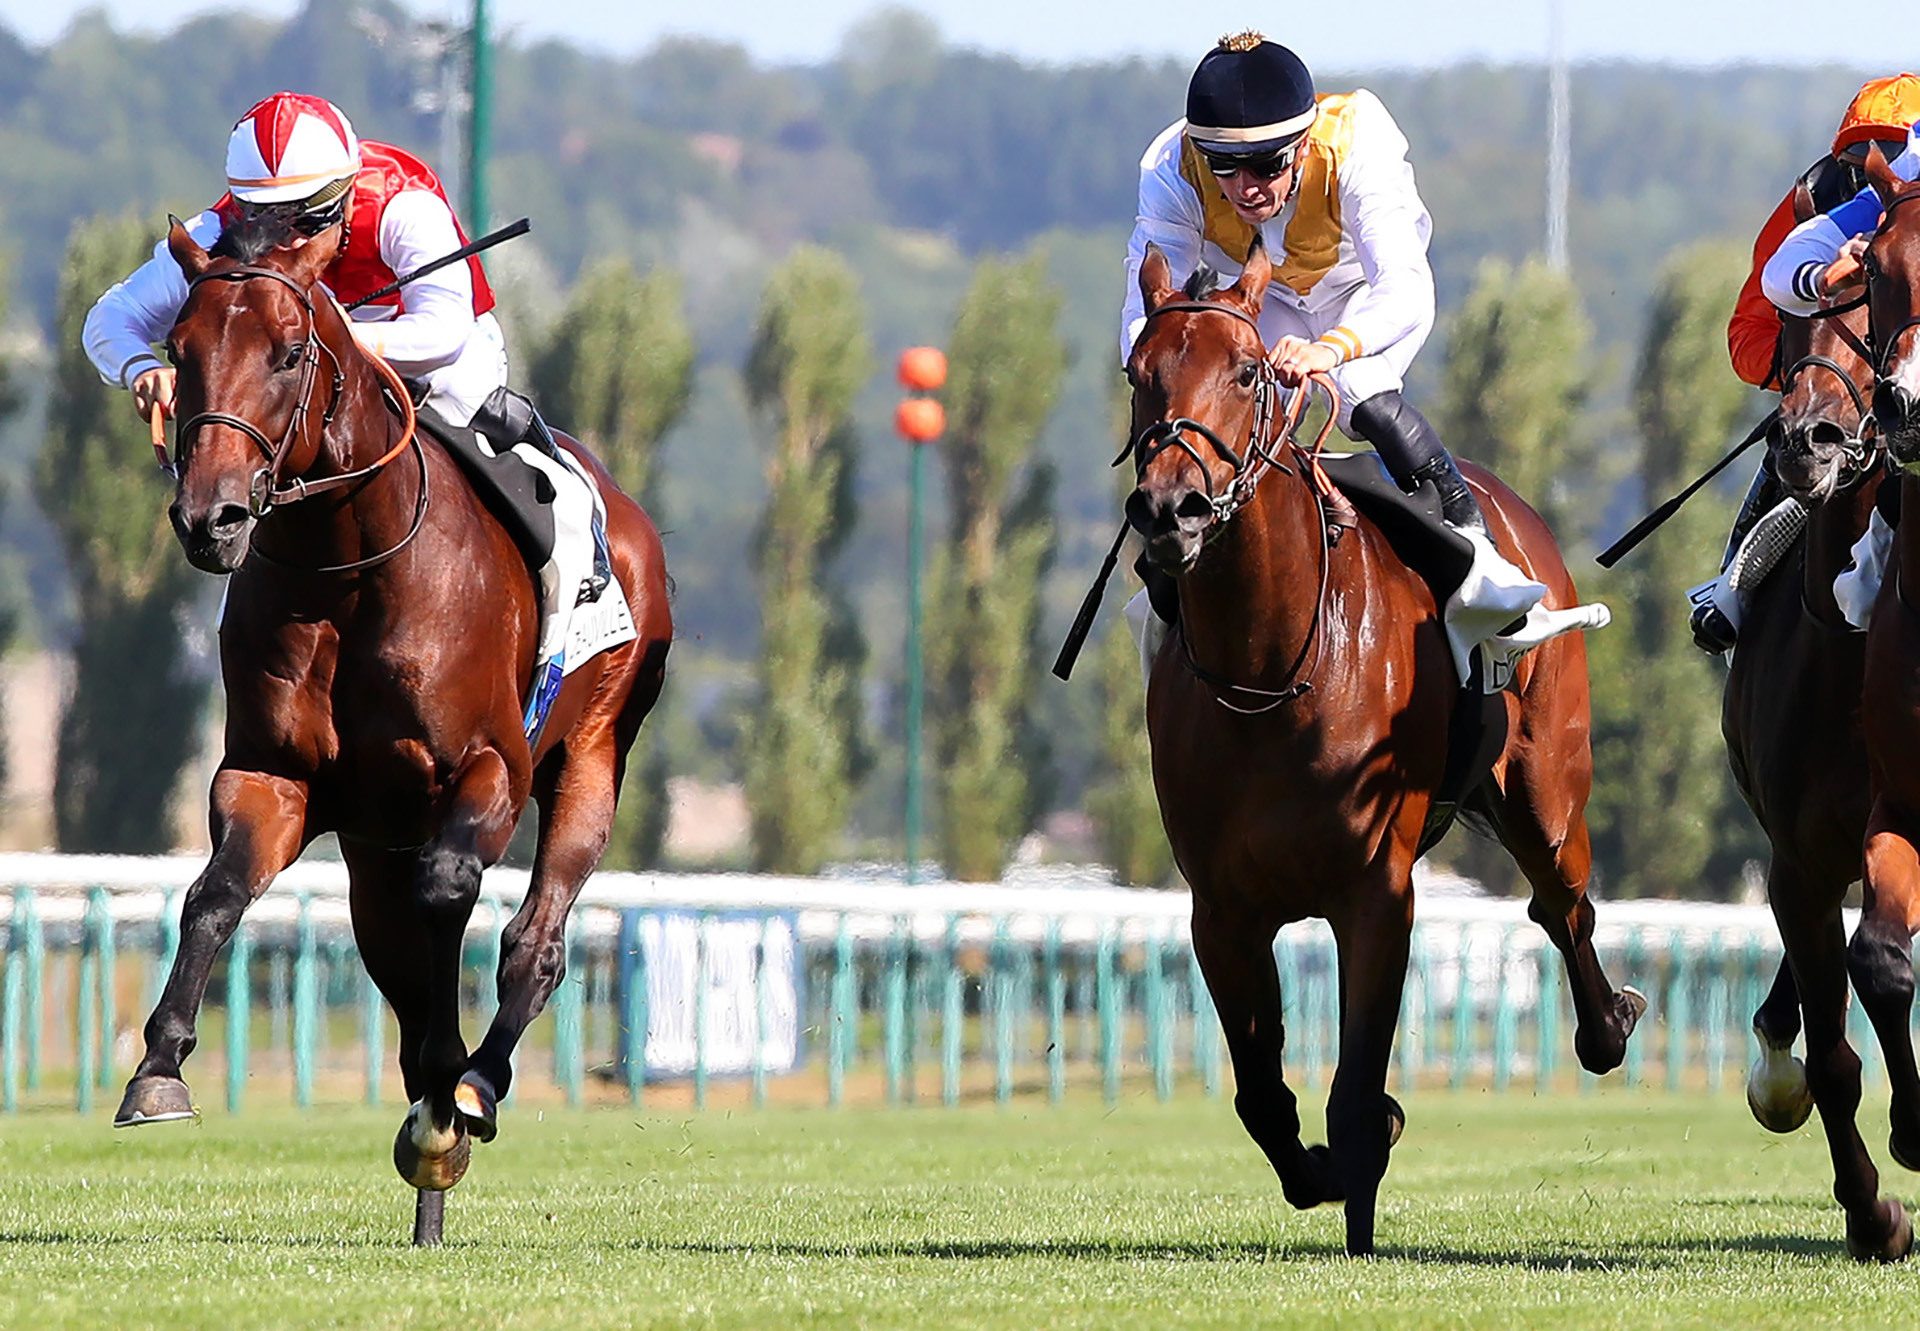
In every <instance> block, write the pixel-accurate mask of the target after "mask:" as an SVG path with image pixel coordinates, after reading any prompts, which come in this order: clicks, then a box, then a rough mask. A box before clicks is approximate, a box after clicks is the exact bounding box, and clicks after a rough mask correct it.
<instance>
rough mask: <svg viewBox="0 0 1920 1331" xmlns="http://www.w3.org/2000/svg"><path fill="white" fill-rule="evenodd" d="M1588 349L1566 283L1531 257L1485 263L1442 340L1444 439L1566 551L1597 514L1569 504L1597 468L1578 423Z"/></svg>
mask: <svg viewBox="0 0 1920 1331" xmlns="http://www.w3.org/2000/svg"><path fill="white" fill-rule="evenodd" d="M1592 341H1593V329H1592V327H1591V326H1590V325H1589V324H1588V323H1587V319H1586V315H1585V314H1584V313H1583V312H1582V310H1581V308H1580V293H1579V291H1578V289H1577V288H1575V286H1574V285H1573V282H1572V280H1571V279H1570V278H1568V277H1567V276H1566V275H1565V274H1562V273H1556V272H1554V271H1553V270H1552V269H1550V268H1548V267H1547V266H1546V264H1544V263H1542V262H1540V261H1539V260H1537V259H1536V260H1529V261H1528V262H1526V263H1524V264H1521V265H1520V266H1518V267H1517V268H1516V267H1514V266H1513V265H1511V264H1508V263H1506V262H1504V261H1502V260H1499V259H1489V260H1487V261H1486V262H1484V263H1482V264H1481V265H1480V271H1479V274H1478V277H1477V278H1476V280H1475V283H1474V287H1473V291H1472V292H1471V294H1469V295H1468V297H1467V299H1466V301H1465V302H1464V303H1463V304H1462V305H1461V307H1460V309H1459V311H1458V312H1457V313H1456V314H1455V315H1454V316H1453V322H1452V325H1451V328H1450V330H1449V333H1448V336H1447V359H1446V369H1445V370H1444V371H1443V374H1442V381H1441V391H1440V399H1439V404H1438V405H1439V411H1438V412H1437V414H1436V421H1435V423H1436V424H1437V425H1438V426H1439V428H1440V435H1441V437H1442V438H1443V439H1445V440H1446V441H1447V444H1448V446H1449V447H1450V448H1452V449H1453V450H1454V452H1456V453H1458V454H1459V455H1461V456H1463V457H1469V458H1472V459H1473V460H1474V461H1476V462H1479V463H1482V464H1484V465H1485V466H1487V467H1490V468H1491V469H1493V470H1494V471H1495V472H1498V473H1499V475H1500V478H1501V479H1502V480H1504V481H1505V482H1506V483H1507V484H1508V485H1510V486H1512V487H1513V488H1514V490H1515V491H1516V492H1518V493H1519V495H1520V497H1521V498H1523V499H1525V500H1526V501H1527V502H1528V503H1529V504H1532V505H1533V506H1534V508H1535V509H1537V510H1539V512H1540V516H1542V517H1544V518H1545V519H1546V520H1547V525H1548V526H1550V527H1552V528H1553V530H1554V534H1555V535H1556V536H1558V537H1559V538H1560V540H1561V541H1562V543H1571V542H1572V541H1573V540H1574V539H1575V536H1576V529H1577V528H1578V527H1579V525H1580V524H1582V523H1584V522H1585V521H1588V520H1590V518H1591V514H1592V509H1593V507H1594V506H1593V505H1592V504H1578V503H1575V502H1573V496H1574V495H1575V493H1576V491H1575V489H1574V486H1575V485H1576V484H1578V485H1580V486H1581V487H1582V488H1586V487H1590V485H1591V483H1592V478H1593V476H1594V473H1595V472H1596V470H1597V469H1598V468H1597V464H1598V462H1599V460H1600V459H1599V457H1598V456H1597V455H1598V446H1597V441H1596V440H1595V439H1594V437H1593V434H1592V432H1591V431H1590V430H1588V429H1586V428H1584V427H1583V422H1582V420H1581V408H1582V407H1583V406H1584V405H1585V403H1586V400H1587V395H1588V393H1589V392H1590V391H1591V390H1592V387H1593V382H1594V378H1595V367H1594V363H1593V358H1592V355H1591V352H1590V346H1591V343H1592ZM1586 534H1587V533H1586V532H1585V531H1584V530H1580V531H1577V535H1579V536H1582V537H1584V536H1585V535H1586Z"/></svg>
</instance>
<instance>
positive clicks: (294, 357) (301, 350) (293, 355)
mask: <svg viewBox="0 0 1920 1331" xmlns="http://www.w3.org/2000/svg"><path fill="white" fill-rule="evenodd" d="M306 354H307V344H306V343H305V342H295V343H294V344H293V345H292V346H290V347H288V348H287V354H286V355H284V356H282V357H281V358H280V368H281V369H283V370H292V369H297V368H299V365H300V362H301V360H302V359H303V358H304V357H305V356H306Z"/></svg>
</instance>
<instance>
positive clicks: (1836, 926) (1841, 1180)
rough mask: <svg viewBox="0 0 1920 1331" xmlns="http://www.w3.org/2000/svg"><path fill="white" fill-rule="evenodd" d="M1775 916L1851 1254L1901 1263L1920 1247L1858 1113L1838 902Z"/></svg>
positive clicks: (1782, 910) (1779, 908)
mask: <svg viewBox="0 0 1920 1331" xmlns="http://www.w3.org/2000/svg"><path fill="white" fill-rule="evenodd" d="M1774 914H1775V917H1776V918H1777V919H1778V920H1779V922H1780V932H1781V936H1782V937H1783V939H1784V940H1785V942H1786V946H1787V958H1788V960H1789V961H1790V962H1791V963H1792V966H1793V975H1794V983H1795V985H1796V986H1797V987H1798V988H1799V991H1800V1005H1801V1009H1802V1011H1803V1012H1804V1013H1805V1015H1806V1023H1807V1084H1808V1085H1809V1086H1810V1087H1811V1088H1812V1090H1813V1100H1814V1104H1815V1106H1816V1107H1818V1109H1819V1110H1820V1124H1821V1126H1822V1127H1823V1128H1824V1129H1825V1130H1826V1134H1827V1150H1828V1152H1829V1154H1830V1155H1831V1156H1832V1157H1833V1197H1834V1200H1835V1201H1837V1202H1839V1203H1840V1207H1841V1209H1842V1210H1843V1211H1845V1212H1846V1218H1847V1219H1846V1223H1847V1251H1848V1252H1850V1253H1852V1254H1853V1256H1854V1257H1856V1258H1858V1259H1860V1260H1862V1261H1867V1260H1878V1261H1898V1260H1899V1259H1900V1258H1902V1257H1905V1256H1906V1255H1907V1252H1908V1250H1909V1249H1910V1248H1911V1247H1912V1246H1913V1223H1912V1221H1911V1220H1910V1219H1909V1218H1908V1216H1907V1213H1906V1210H1905V1208H1904V1207H1902V1206H1901V1205H1900V1203H1899V1202H1898V1201H1897V1200H1895V1199H1894V1198H1891V1197H1885V1198H1883V1197H1881V1196H1880V1195H1879V1192H1880V1174H1879V1171H1878V1170H1876V1169H1875V1168H1874V1165H1873V1158H1872V1157H1871V1156H1869V1155H1868V1154H1867V1147H1866V1143H1865V1142H1863V1141H1861V1140H1860V1130H1859V1127H1858V1125H1857V1124H1856V1123H1855V1121H1854V1115H1855V1113H1856V1112H1857V1111H1858V1110H1859V1108H1860V1056H1859V1055H1858V1054H1856V1053H1854V1051H1853V1047H1852V1046H1851V1045H1850V1044H1848V1043H1847V1029H1846V1015H1847V960H1848V957H1847V947H1846V933H1845V931H1844V929H1843V928H1842V926H1841V921H1840V912H1839V909H1838V903H1837V902H1835V903H1832V904H1831V905H1827V904H1824V903H1823V904H1821V905H1820V907H1819V908H1818V909H1815V910H1810V911H1807V912H1805V913H1796V912H1794V910H1793V908H1792V905H1791V899H1789V898H1785V897H1777V898H1775V900H1774Z"/></svg>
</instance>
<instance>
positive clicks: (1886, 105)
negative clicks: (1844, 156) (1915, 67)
mask: <svg viewBox="0 0 1920 1331" xmlns="http://www.w3.org/2000/svg"><path fill="white" fill-rule="evenodd" d="M1915 121H1920V77H1917V76H1915V75H1912V74H1895V75H1894V76H1893V77H1891V78H1884V79H1868V80H1867V81H1866V82H1865V83H1863V84H1861V85H1860V91H1859V92H1857V93H1855V94H1854V95H1853V101H1851V102H1850V103H1848V104H1847V113H1846V114H1845V115H1844V116H1842V117H1841V118H1840V128H1839V130H1838V131H1836V132H1835V134H1834V136H1833V155H1834V156H1835V157H1838V156H1839V155H1840V154H1841V153H1843V152H1845V151H1846V150H1847V149H1848V148H1852V147H1855V146H1857V145H1859V144H1864V143H1866V142H1867V141H1869V140H1871V139H1878V140H1879V141H1880V142H1882V143H1896V142H1897V143H1900V144H1904V143H1905V142H1906V138H1907V131H1908V129H1909V128H1910V127H1911V126H1912V125H1913V124H1914V122H1915ZM1896 151H1897V149H1896ZM1888 155H1889V156H1892V154H1888Z"/></svg>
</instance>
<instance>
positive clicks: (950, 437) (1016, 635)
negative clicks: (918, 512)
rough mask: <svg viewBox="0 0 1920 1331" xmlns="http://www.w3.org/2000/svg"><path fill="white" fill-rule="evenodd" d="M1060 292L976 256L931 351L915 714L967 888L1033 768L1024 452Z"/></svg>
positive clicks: (1011, 829)
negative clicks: (944, 357) (927, 518)
mask: <svg viewBox="0 0 1920 1331" xmlns="http://www.w3.org/2000/svg"><path fill="white" fill-rule="evenodd" d="M1060 300H1061V297H1060V293H1059V291H1058V290H1057V289H1056V288H1055V287H1053V285H1052V284H1051V283H1049V282H1048V281H1047V280H1046V275H1045V263H1044V261H1043V260H1042V259H1041V258H1040V257H1039V256H1034V257H1032V258H1028V259H1024V260H1020V261H1017V262H1016V261H1011V260H1003V259H986V260H983V261H981V263H980V264H979V266H978V267H976V268H975V269H974V276H973V281H972V284H971V285H970V286H969V287H968V290H967V294H966V296H965V297H964V298H963V299H962V301H961V303H960V311H959V313H958V315H957V316H956V317H955V319H954V324H953V335H952V337H951V339H950V341H949V343H948V347H947V352H948V357H949V359H950V361H951V365H952V369H951V374H950V377H949V379H948V383H947V391H946V400H947V404H948V414H947V433H946V436H945V438H944V439H942V440H941V442H940V444H939V448H940V453H941V458H942V460H943V461H944V462H945V464H946V477H947V501H948V506H949V511H950V525H949V528H948V534H947V541H948V544H947V547H946V548H945V549H943V550H937V551H936V552H935V553H934V556H933V558H932V559H931V560H930V561H929V567H928V576H927V621H926V622H927V638H926V641H927V686H928V687H927V701H928V707H927V714H928V717H929V718H930V720H931V723H932V724H931V727H930V729H931V738H932V751H933V769H934V783H933V784H934V807H935V834H934V839H935V843H936V844H937V845H938V847H939V854H940V858H941V859H942V860H943V861H944V862H945V864H946V868H947V873H948V874H949V875H950V876H952V877H954V878H958V879H962V880H965V881H969V882H977V881H989V880H993V879H997V878H998V877H999V876H1000V874H1001V871H1002V870H1003V869H1005V868H1006V864H1007V860H1008V858H1009V857H1010V856H1011V855H1012V853H1013V849H1014V846H1015V845H1016V844H1017V843H1018V842H1019V840H1020V837H1021V836H1022V835H1023V834H1024V833H1025V832H1026V831H1027V829H1028V828H1029V827H1031V826H1032V819H1033V814H1034V798H1033V797H1034V794H1035V791H1036V789H1037V786H1038V781H1039V780H1040V779H1041V778H1043V777H1044V774H1045V770H1046V754H1045V750H1044V745H1040V744H1036V743H1034V742H1033V741H1034V740H1035V739H1036V738H1037V736H1036V735H1035V732H1034V727H1033V726H1032V725H1031V723H1030V720H1029V718H1028V715H1027V710H1028V708H1029V706H1030V705H1031V702H1032V698H1033V690H1034V686H1035V684H1036V683H1038V681H1039V679H1040V675H1041V671H1040V667H1039V663H1038V661H1036V660H1035V656H1036V646H1035V641H1034V639H1035V634H1036V632H1037V630H1038V628H1039V613H1040V584H1041V580H1042V579H1043V578H1044V577H1045V575H1046V571H1047V568H1048V566H1049V565H1050V564H1051V563H1052V562H1053V553H1054V539H1053V504H1052V500H1053V470H1052V468H1051V467H1049V466H1047V465H1046V464H1044V463H1041V462H1038V461H1037V460H1036V459H1035V457H1034V454H1035V451H1036V447H1037V442H1038V439H1039V435H1040V431H1041V428H1042V427H1043V426H1044V425H1045V424H1046V423H1047V417H1048V416H1049V415H1051V414H1052V412H1053V405H1054V402H1055V400H1056V399H1057V398H1058V396H1059V393H1060V381H1061V379H1062V378H1063V377H1064V375H1065V374H1066V368H1067V349H1066V344H1065V343H1064V342H1063V341H1062V340H1061V337H1060V333H1059V327H1058V325H1059V318H1060Z"/></svg>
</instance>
